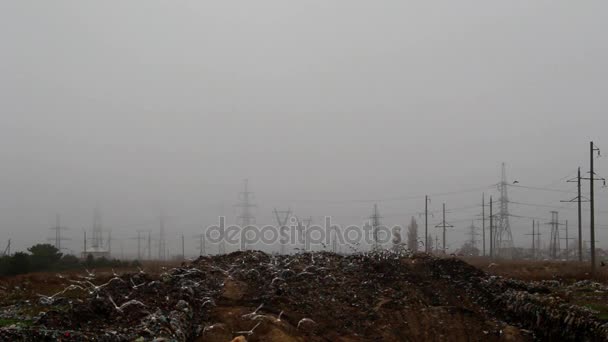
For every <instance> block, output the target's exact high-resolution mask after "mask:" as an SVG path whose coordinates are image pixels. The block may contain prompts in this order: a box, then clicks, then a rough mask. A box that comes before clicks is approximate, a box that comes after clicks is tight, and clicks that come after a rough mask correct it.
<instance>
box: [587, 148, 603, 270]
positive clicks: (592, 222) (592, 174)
mask: <svg viewBox="0 0 608 342" xmlns="http://www.w3.org/2000/svg"><path fill="white" fill-rule="evenodd" d="M595 152H597V156H598V157H599V156H600V149H599V148H598V147H597V146H595V145H594V144H593V141H590V142H589V178H583V179H586V180H588V181H589V209H590V211H591V214H590V218H589V231H590V239H591V240H590V243H591V276H592V277H595V275H596V268H597V265H596V262H595V242H596V240H595V196H594V191H595V189H594V186H593V181H594V180H601V181H604V186H606V180H605V179H604V178H595V171H594V169H593V157H594V154H595Z"/></svg>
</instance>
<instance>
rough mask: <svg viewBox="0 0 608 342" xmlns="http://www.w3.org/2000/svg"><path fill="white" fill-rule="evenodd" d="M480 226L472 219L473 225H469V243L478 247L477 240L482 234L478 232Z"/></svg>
mask: <svg viewBox="0 0 608 342" xmlns="http://www.w3.org/2000/svg"><path fill="white" fill-rule="evenodd" d="M478 229H479V228H477V227H475V224H474V222H472V221H471V225H470V226H469V231H468V233H467V235H468V236H469V243H470V244H471V247H473V248H477V242H478V241H479V239H478V238H477V237H478V236H479V235H480V234H479V233H478V232H477V230H478Z"/></svg>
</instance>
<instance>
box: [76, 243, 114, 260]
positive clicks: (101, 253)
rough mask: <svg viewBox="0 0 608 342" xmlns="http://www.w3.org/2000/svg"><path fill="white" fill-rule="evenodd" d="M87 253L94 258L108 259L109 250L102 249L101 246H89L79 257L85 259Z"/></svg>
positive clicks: (87, 255)
mask: <svg viewBox="0 0 608 342" xmlns="http://www.w3.org/2000/svg"><path fill="white" fill-rule="evenodd" d="M89 255H91V256H93V258H95V259H99V258H106V259H110V251H108V250H107V249H103V248H101V247H93V246H91V247H89V248H87V250H86V251H83V252H82V255H81V258H82V259H86V258H88V257H89Z"/></svg>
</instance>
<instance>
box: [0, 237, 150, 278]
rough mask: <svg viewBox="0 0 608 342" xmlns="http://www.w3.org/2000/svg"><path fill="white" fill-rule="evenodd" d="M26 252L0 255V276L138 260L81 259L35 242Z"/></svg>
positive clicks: (131, 264) (117, 263)
mask: <svg viewBox="0 0 608 342" xmlns="http://www.w3.org/2000/svg"><path fill="white" fill-rule="evenodd" d="M27 251H28V253H26V252H17V253H15V254H13V255H6V256H3V257H0V276H10V275H17V274H25V273H29V272H48V271H64V270H70V269H83V268H85V267H86V268H100V267H114V268H118V267H127V266H133V264H135V265H138V262H137V261H135V262H133V263H129V262H126V261H120V260H118V259H106V258H97V259H95V258H93V256H92V255H88V257H87V258H86V259H85V260H81V259H79V258H77V257H76V256H74V255H72V254H65V255H64V254H63V253H61V252H60V251H59V250H58V249H57V248H56V247H55V246H53V245H51V244H37V245H34V246H32V247H30V248H28V249H27Z"/></svg>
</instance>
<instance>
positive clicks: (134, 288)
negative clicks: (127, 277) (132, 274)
mask: <svg viewBox="0 0 608 342" xmlns="http://www.w3.org/2000/svg"><path fill="white" fill-rule="evenodd" d="M131 285H133V286H132V287H133V290H137V289H138V288H140V287H142V286H144V285H146V282H145V281H144V282H143V283H141V284H139V285H135V282H133V278H131Z"/></svg>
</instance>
